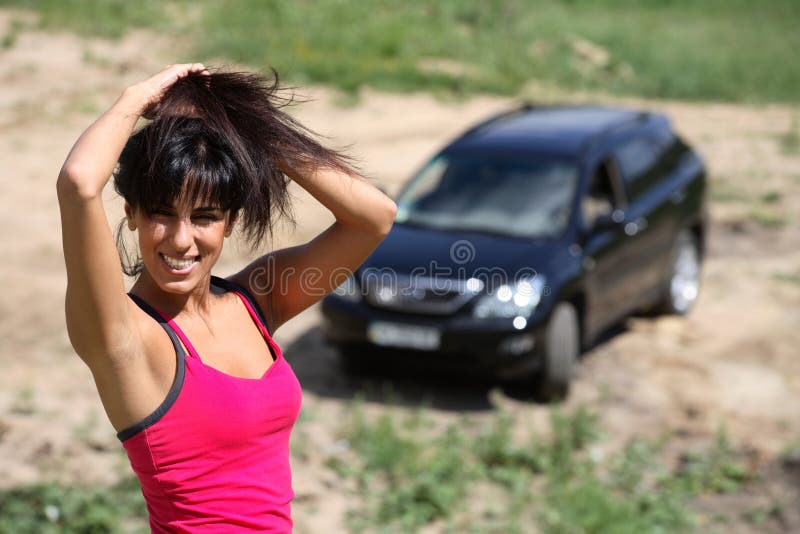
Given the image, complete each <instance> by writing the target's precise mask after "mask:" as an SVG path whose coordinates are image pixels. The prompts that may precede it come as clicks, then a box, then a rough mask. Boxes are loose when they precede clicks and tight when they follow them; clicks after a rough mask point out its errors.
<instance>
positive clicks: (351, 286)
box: [333, 276, 361, 302]
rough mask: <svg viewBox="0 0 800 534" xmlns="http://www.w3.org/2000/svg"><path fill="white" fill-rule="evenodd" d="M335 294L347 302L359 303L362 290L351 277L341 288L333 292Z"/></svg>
mask: <svg viewBox="0 0 800 534" xmlns="http://www.w3.org/2000/svg"><path fill="white" fill-rule="evenodd" d="M333 294H334V295H336V296H337V297H339V298H340V299H342V300H346V301H347V302H358V301H360V300H361V289H360V288H359V287H358V282H356V279H355V278H354V277H352V276H351V277H349V278H348V279H347V280H345V281H344V283H342V284H341V285H340V286H339V287H337V288H336V289H334V290H333Z"/></svg>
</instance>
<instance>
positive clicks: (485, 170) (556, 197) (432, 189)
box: [396, 154, 578, 238]
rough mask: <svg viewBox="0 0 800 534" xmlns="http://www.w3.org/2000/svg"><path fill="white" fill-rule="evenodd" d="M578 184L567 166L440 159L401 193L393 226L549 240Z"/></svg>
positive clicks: (537, 160) (540, 160) (542, 160)
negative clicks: (398, 223) (425, 227)
mask: <svg viewBox="0 0 800 534" xmlns="http://www.w3.org/2000/svg"><path fill="white" fill-rule="evenodd" d="M577 183H578V168H577V165H576V164H575V163H574V162H573V161H570V160H565V159H555V158H547V157H539V156H525V157H519V156H513V157H508V156H506V155H495V154H443V155H439V156H437V157H435V158H434V159H433V160H432V161H431V162H430V163H428V164H427V165H426V166H425V167H424V168H423V169H422V170H421V171H420V172H419V173H418V174H417V175H416V176H415V177H414V178H412V180H411V181H410V182H409V183H408V185H407V186H406V187H405V188H404V189H403V191H402V192H401V193H400V196H399V198H398V199H397V207H398V210H397V218H396V220H397V222H400V223H408V224H414V225H419V226H427V227H431V228H437V229H442V230H465V231H479V232H490V233H497V234H504V235H510V236H519V237H536V238H549V237H556V236H558V235H560V234H561V233H562V232H563V230H564V228H565V227H566V225H567V222H568V220H569V216H570V211H571V207H572V199H573V198H574V194H575V188H576V186H577Z"/></svg>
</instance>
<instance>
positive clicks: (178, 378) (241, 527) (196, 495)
mask: <svg viewBox="0 0 800 534" xmlns="http://www.w3.org/2000/svg"><path fill="white" fill-rule="evenodd" d="M212 283H213V285H216V286H218V287H222V288H224V289H227V290H229V291H232V292H234V293H236V295H237V296H238V297H239V298H240V299H241V300H242V302H243V303H244V305H245V306H246V307H247V311H248V312H249V313H250V317H251V318H252V319H253V322H254V323H255V324H256V326H257V327H258V328H259V330H260V331H261V333H262V335H263V336H264V339H265V340H266V343H267V345H268V346H269V349H270V353H271V354H272V357H273V359H274V363H273V364H272V365H271V366H270V367H269V369H267V371H266V372H265V373H264V375H263V376H262V377H260V378H257V379H249V378H237V377H234V376H231V375H227V374H225V373H223V372H221V371H218V370H217V369H215V368H213V367H210V366H208V365H206V364H204V363H203V361H202V360H201V358H200V356H199V355H198V354H197V351H195V349H194V347H193V346H192V344H191V342H190V341H189V340H188V339H187V338H186V336H185V335H184V334H183V332H182V331H181V329H180V328H178V326H177V325H176V324H175V323H174V322H173V321H172V320H171V319H169V318H168V317H166V316H165V315H163V314H161V313H160V312H158V311H156V310H154V309H153V308H151V307H150V306H149V305H147V304H146V303H145V302H144V301H142V300H141V299H140V298H138V297H136V296H135V295H130V296H131V298H132V299H133V300H134V301H135V302H136V303H137V304H138V305H139V306H140V307H141V308H142V309H143V310H144V311H146V312H147V313H149V314H150V315H151V316H152V317H153V318H154V319H155V320H156V321H158V322H159V323H160V324H161V326H163V327H164V329H165V330H166V331H167V334H169V336H170V339H171V340H172V344H173V345H174V347H175V352H176V355H177V364H178V365H177V372H176V375H175V381H174V383H173V385H172V388H171V389H170V391H169V393H168V394H167V397H166V399H164V402H163V403H162V404H161V405H160V406H159V407H158V408H157V409H156V410H155V411H154V412H153V413H152V414H150V415H149V416H147V417H146V418H145V419H144V420H142V421H140V422H139V423H137V424H135V425H132V426H131V427H129V428H126V429H125V430H122V431H121V432H119V433H118V434H117V437H118V438H119V439H120V440H121V441H122V444H123V446H124V447H125V450H126V451H127V453H128V458H129V459H130V462H131V467H133V470H134V472H135V473H136V475H137V476H138V477H139V482H140V483H141V485H142V493H143V494H144V498H145V501H146V503H147V510H148V512H149V514H150V528H151V529H152V531H153V532H199V531H202V532H240V531H254V530H255V531H260V532H291V530H292V519H291V514H290V502H291V500H292V498H293V497H294V492H293V491H292V479H291V471H290V468H289V435H290V433H291V431H292V427H293V426H294V423H295V420H296V419H297V415H298V413H299V411H300V403H301V392H300V384H299V383H298V381H297V378H296V377H295V375H294V372H292V369H291V367H290V366H289V364H288V363H287V362H286V360H285V359H284V358H283V354H282V353H281V349H280V347H278V345H277V344H276V343H275V341H273V339H272V337H271V336H270V334H269V332H268V331H267V328H266V326H265V325H266V322H265V321H264V320H263V317H262V316H260V309H259V308H258V305H257V304H256V303H255V301H254V300H253V299H252V297H251V296H250V295H249V294H248V293H247V292H246V291H245V290H244V289H243V288H241V287H239V286H237V285H235V284H233V283H232V282H229V281H227V280H224V279H221V278H217V277H212ZM179 340H180V341H183V344H184V345H185V346H186V349H187V350H188V351H189V354H188V355H186V353H185V351H184V350H183V347H182V346H181V344H180V342H179Z"/></svg>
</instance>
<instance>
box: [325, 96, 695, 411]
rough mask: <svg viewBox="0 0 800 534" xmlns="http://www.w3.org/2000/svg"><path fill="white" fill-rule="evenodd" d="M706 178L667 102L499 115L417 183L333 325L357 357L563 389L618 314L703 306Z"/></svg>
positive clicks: (334, 312) (347, 351)
mask: <svg viewBox="0 0 800 534" xmlns="http://www.w3.org/2000/svg"><path fill="white" fill-rule="evenodd" d="M705 189H706V172H705V168H704V165H703V162H702V160H701V158H700V157H699V156H698V155H697V153H695V152H694V151H693V150H692V149H690V148H689V147H687V145H686V144H685V143H684V142H683V141H682V140H681V139H680V138H679V137H678V136H677V135H676V134H675V133H674V132H673V131H672V129H671V127H670V124H669V121H668V119H667V118H666V117H665V116H663V115H660V114H658V113H651V112H640V111H632V110H626V109H618V108H606V107H575V106H570V107H546V108H538V107H532V106H524V107H522V108H520V109H517V110H514V111H511V112H508V113H504V114H501V115H499V116H495V117H493V118H491V119H489V120H487V121H485V122H483V123H481V124H478V125H477V126H475V127H473V128H471V129H469V130H468V131H466V132H465V133H464V134H462V135H461V136H460V137H458V138H457V139H456V140H455V141H453V142H452V143H450V144H449V145H447V146H446V147H445V148H444V149H443V150H441V151H440V152H439V153H438V154H437V155H436V156H434V157H433V159H431V161H429V162H428V163H427V164H426V165H425V166H424V167H423V168H422V169H421V170H420V171H419V172H418V173H417V174H416V175H415V176H414V177H413V178H412V179H411V180H410V181H409V182H408V183H407V184H406V185H405V187H404V188H403V190H402V192H401V193H400V195H399V196H398V198H397V205H398V213H397V218H396V223H395V225H394V227H393V229H392V231H391V232H390V234H389V236H388V237H387V238H386V240H385V241H384V242H383V243H382V244H381V245H380V246H379V247H378V249H377V250H375V252H374V253H373V254H372V255H371V256H370V257H369V258H368V259H367V261H366V262H365V263H364V265H362V266H361V267H360V268H359V269H358V271H357V272H356V273H355V274H354V275H353V276H352V277H351V278H349V279H348V280H347V281H346V282H345V283H344V284H342V285H341V286H340V287H339V288H338V289H337V290H336V291H335V292H334V293H333V294H331V295H329V296H328V297H327V298H326V299H325V300H324V301H323V306H322V312H323V317H324V322H323V331H324V334H325V337H326V339H327V340H328V341H329V342H331V343H333V344H334V345H335V346H337V347H338V348H339V350H340V353H341V355H342V357H343V358H344V359H345V360H346V361H347V360H352V359H355V358H362V359H363V358H364V357H367V358H371V359H372V360H373V361H374V360H380V359H382V358H387V357H389V356H391V353H394V354H395V356H397V355H400V356H401V357H403V358H411V357H415V356H416V357H419V356H422V357H424V358H425V359H426V361H427V362H429V363H432V364H444V365H449V366H451V367H452V369H453V371H456V372H459V371H461V370H466V369H468V368H473V369H474V368H476V367H477V368H478V369H481V370H482V371H484V372H485V371H487V370H488V371H491V372H492V373H493V374H494V375H495V376H497V377H498V378H502V379H514V380H517V379H524V380H529V379H533V380H534V381H535V382H534V385H535V386H536V391H537V393H538V394H539V395H540V396H541V397H542V398H544V399H558V398H563V397H564V396H565V395H566V394H567V392H568V388H569V382H570V375H571V372H572V368H573V366H574V364H575V362H576V361H577V359H578V357H579V355H580V353H581V351H582V350H584V349H586V348H587V347H589V346H591V344H592V343H593V342H594V340H596V338H597V336H598V335H599V334H600V333H601V332H603V331H604V330H606V329H608V327H610V326H612V325H614V324H615V323H618V322H619V321H620V320H621V319H622V318H623V317H625V316H626V315H628V314H630V313H632V312H635V311H637V310H642V309H646V308H651V309H652V308H657V309H659V310H662V311H665V312H668V313H675V314H685V313H687V312H688V311H689V309H690V308H691V307H692V304H693V303H694V301H695V299H696V298H697V292H698V288H699V272H700V263H701V259H702V257H703V252H704V248H705V246H704V241H705V236H706V229H707V216H706V206H705ZM365 349H368V350H365ZM384 349H385V350H384Z"/></svg>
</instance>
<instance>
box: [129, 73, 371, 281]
mask: <svg viewBox="0 0 800 534" xmlns="http://www.w3.org/2000/svg"><path fill="white" fill-rule="evenodd" d="M292 102H293V97H291V96H289V97H287V96H284V95H283V90H282V89H281V87H280V85H279V81H278V75H277V73H276V72H275V71H272V76H271V77H265V76H262V75H260V74H255V73H249V72H214V73H212V74H200V73H190V74H189V75H188V76H186V77H184V78H181V79H180V80H178V81H176V82H175V83H174V84H173V85H172V86H170V88H169V89H168V90H167V91H166V92H165V94H164V95H163V97H162V98H161V99H160V101H159V102H158V103H157V104H156V105H153V106H150V107H149V108H148V109H146V110H145V112H144V116H145V117H146V118H148V119H151V121H150V122H149V123H148V124H147V125H145V126H144V127H142V128H141V129H139V130H138V131H137V132H136V133H134V134H133V135H132V136H131V137H130V139H129V140H128V142H127V144H126V145H125V148H124V149H123V151H122V153H121V155H120V157H119V162H118V165H117V169H116V171H115V172H114V188H115V190H116V191H117V193H119V194H120V195H121V196H122V197H123V198H124V199H125V201H126V202H127V203H128V204H130V205H131V207H132V208H133V209H135V210H141V211H142V212H144V213H151V212H153V211H154V210H155V209H157V208H160V207H163V206H171V205H172V204H174V203H176V202H178V203H184V202H186V203H189V204H192V203H195V202H198V201H202V202H203V203H204V204H206V205H213V206H215V207H219V208H220V209H222V210H223V211H227V212H229V213H230V214H231V215H232V216H237V220H238V221H239V223H238V224H240V225H241V229H242V231H243V233H244V235H245V237H246V239H247V241H248V242H249V243H250V244H251V245H252V246H253V247H256V246H258V244H259V243H260V242H261V241H262V240H263V239H264V237H265V236H268V235H271V233H272V229H273V224H274V223H275V222H276V221H277V220H278V218H281V217H285V218H287V219H289V220H292V217H291V212H290V206H289V195H288V191H287V186H288V182H289V179H288V178H287V177H286V175H285V174H284V173H292V172H298V173H305V172H309V171H313V170H315V169H319V168H322V167H326V168H332V169H337V170H340V171H343V172H346V173H348V174H355V172H356V171H355V169H354V167H353V166H352V164H351V161H350V159H349V158H348V157H347V156H345V155H343V154H341V153H339V152H337V151H334V150H331V149H329V148H326V147H324V146H322V145H321V144H320V143H319V142H318V141H316V140H315V139H314V136H315V134H314V133H313V132H312V131H310V130H309V129H307V128H306V127H304V126H303V125H301V124H300V123H299V122H297V121H296V120H295V119H294V118H292V117H291V116H290V115H289V114H288V113H286V111H284V109H283V108H285V107H286V106H287V105H289V104H291V103H292ZM121 228H122V225H120V228H119V229H118V231H117V245H118V248H119V249H120V257H121V258H122V264H123V270H124V271H125V273H126V274H128V275H130V276H135V275H137V274H139V273H140V272H141V270H142V265H141V261H139V260H138V259H136V260H134V261H131V258H130V255H129V254H128V252H127V250H126V248H125V244H124V240H123V239H122V236H121V231H120V230H121Z"/></svg>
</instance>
